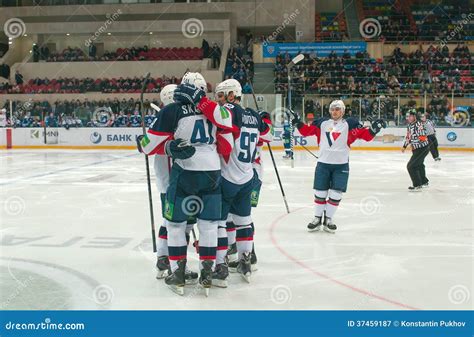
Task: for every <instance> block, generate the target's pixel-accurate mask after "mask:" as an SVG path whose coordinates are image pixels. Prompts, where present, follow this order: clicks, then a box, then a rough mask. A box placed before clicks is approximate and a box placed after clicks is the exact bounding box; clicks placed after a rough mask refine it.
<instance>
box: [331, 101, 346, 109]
mask: <svg viewBox="0 0 474 337" xmlns="http://www.w3.org/2000/svg"><path fill="white" fill-rule="evenodd" d="M336 108H339V109H341V110H342V112H345V111H346V105H345V104H344V102H343V101H341V100H340V99H336V100H334V101H332V102H331V104H330V105H329V111H331V110H332V109H336Z"/></svg>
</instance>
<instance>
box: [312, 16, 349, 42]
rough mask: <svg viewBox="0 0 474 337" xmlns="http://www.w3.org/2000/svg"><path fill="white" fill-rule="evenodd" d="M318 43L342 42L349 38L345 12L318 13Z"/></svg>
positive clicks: (316, 22) (315, 25) (316, 18)
mask: <svg viewBox="0 0 474 337" xmlns="http://www.w3.org/2000/svg"><path fill="white" fill-rule="evenodd" d="M314 27H315V33H316V41H341V40H343V38H344V37H345V36H347V26H346V19H345V16H344V12H339V13H332V12H330V13H316V15H315V23H314Z"/></svg>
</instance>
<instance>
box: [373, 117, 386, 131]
mask: <svg viewBox="0 0 474 337" xmlns="http://www.w3.org/2000/svg"><path fill="white" fill-rule="evenodd" d="M386 127H387V123H386V122H385V121H384V120H383V119H377V120H375V121H373V122H372V124H371V125H370V131H372V133H373V134H374V135H376V134H377V133H379V132H380V130H382V129H385V128H386Z"/></svg>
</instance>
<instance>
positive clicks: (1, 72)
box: [0, 63, 10, 80]
mask: <svg viewBox="0 0 474 337" xmlns="http://www.w3.org/2000/svg"><path fill="white" fill-rule="evenodd" d="M0 76H1V77H3V78H6V79H7V80H8V79H9V78H10V66H9V65H8V64H5V63H2V65H1V66H0Z"/></svg>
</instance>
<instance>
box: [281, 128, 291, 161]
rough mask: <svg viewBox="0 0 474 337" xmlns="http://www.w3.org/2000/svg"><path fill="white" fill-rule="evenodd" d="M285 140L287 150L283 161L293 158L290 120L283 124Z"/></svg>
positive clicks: (282, 137) (282, 136)
mask: <svg viewBox="0 0 474 337" xmlns="http://www.w3.org/2000/svg"><path fill="white" fill-rule="evenodd" d="M281 139H282V140H283V147H284V149H285V155H284V156H283V159H291V158H292V157H293V151H292V150H291V128H290V123H289V122H288V120H286V119H285V122H284V123H283V133H282V135H281Z"/></svg>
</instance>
